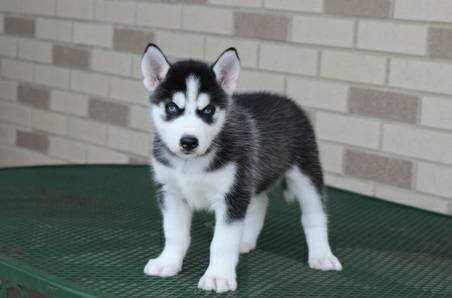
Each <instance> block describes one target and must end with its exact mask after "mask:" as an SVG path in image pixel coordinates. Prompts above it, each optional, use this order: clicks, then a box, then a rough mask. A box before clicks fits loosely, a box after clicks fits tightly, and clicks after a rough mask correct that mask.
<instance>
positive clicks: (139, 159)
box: [128, 155, 149, 165]
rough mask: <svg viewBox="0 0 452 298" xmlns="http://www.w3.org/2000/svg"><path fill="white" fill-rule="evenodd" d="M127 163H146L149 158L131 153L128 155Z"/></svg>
mask: <svg viewBox="0 0 452 298" xmlns="http://www.w3.org/2000/svg"><path fill="white" fill-rule="evenodd" d="M128 163H129V164H133V165H148V164H149V158H147V157H143V156H137V155H132V156H129V160H128Z"/></svg>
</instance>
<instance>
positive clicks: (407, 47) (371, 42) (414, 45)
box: [357, 21, 427, 55]
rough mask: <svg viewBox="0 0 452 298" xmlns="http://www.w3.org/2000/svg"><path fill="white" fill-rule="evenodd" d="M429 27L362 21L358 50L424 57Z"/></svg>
mask: <svg viewBox="0 0 452 298" xmlns="http://www.w3.org/2000/svg"><path fill="white" fill-rule="evenodd" d="M426 39H427V27H426V26H422V25H408V24H397V23H389V22H380V21H361V22H359V26H358V39H357V40H358V48H361V49H367V50H377V51H386V52H395V53H406V54H415V55H416V54H417V55H424V54H425V52H426V43H427V42H426Z"/></svg>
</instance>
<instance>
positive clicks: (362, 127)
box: [316, 112, 380, 149]
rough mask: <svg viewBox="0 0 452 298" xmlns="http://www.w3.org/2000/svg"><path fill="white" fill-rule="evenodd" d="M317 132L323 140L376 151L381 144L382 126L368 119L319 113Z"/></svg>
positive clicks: (317, 116)
mask: <svg viewBox="0 0 452 298" xmlns="http://www.w3.org/2000/svg"><path fill="white" fill-rule="evenodd" d="M316 130H317V136H318V137H319V139H322V140H328V141H336V142H340V143H345V144H349V145H356V146H360V147H365V148H374V149H377V148H378V147H379V143H380V124H379V123H378V122H376V121H372V120H368V119H363V118H358V117H353V116H344V115H339V114H332V113H325V112H317V113H316Z"/></svg>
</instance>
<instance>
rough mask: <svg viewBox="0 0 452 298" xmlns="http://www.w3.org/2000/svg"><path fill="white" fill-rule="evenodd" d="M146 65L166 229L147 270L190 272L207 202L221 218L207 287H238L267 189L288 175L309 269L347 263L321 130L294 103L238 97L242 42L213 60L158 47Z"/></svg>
mask: <svg viewBox="0 0 452 298" xmlns="http://www.w3.org/2000/svg"><path fill="white" fill-rule="evenodd" d="M142 72H143V76H144V80H143V83H144V86H145V87H146V89H147V90H148V91H149V94H150V102H151V118H152V121H153V123H154V126H155V131H156V134H155V137H154V146H153V154H152V165H153V168H154V176H155V181H156V184H157V187H158V188H159V192H158V194H159V201H160V206H161V210H162V214H163V229H164V234H165V247H164V249H163V251H162V253H161V254H160V256H159V257H157V258H155V259H151V260H149V262H148V263H147V265H146V266H145V268H144V272H145V273H146V274H148V275H157V276H173V275H176V274H177V273H178V272H179V271H180V270H181V269H182V263H183V259H184V256H185V254H186V252H187V249H188V247H189V245H190V223H191V218H192V212H193V211H194V210H198V209H207V210H211V211H212V212H214V213H215V217H216V225H215V231H214V237H213V239H212V243H211V246H210V264H209V267H208V268H207V270H206V272H205V273H204V275H203V276H202V277H201V279H200V281H199V283H198V287H199V288H201V289H205V290H213V291H216V292H226V291H233V290H235V289H236V287H237V282H236V265H237V263H238V260H239V254H240V253H248V252H250V251H251V250H253V249H254V248H255V247H256V242H257V239H258V237H259V233H260V231H261V230H262V227H263V224H264V218H265V213H266V209H267V205H268V197H267V195H266V192H267V191H268V190H269V189H270V188H271V187H272V186H273V185H275V184H276V183H277V181H278V180H279V179H281V178H283V180H284V186H285V196H286V198H287V199H288V200H297V201H298V202H299V203H300V205H301V208H302V211H303V215H302V219H301V222H302V225H303V229H304V233H305V236H306V240H307V244H308V248H309V260H308V263H309V266H310V267H311V268H314V269H320V270H341V269H342V266H341V264H340V262H339V260H338V259H337V258H336V257H335V256H334V255H333V253H332V252H331V248H330V245H329V243H328V235H327V216H326V214H325V207H324V204H323V200H324V194H323V188H324V182H323V174H322V169H321V165H320V161H319V153H318V149H317V144H316V140H315V136H314V132H313V129H312V126H311V124H310V122H309V120H308V118H307V117H306V115H305V113H304V112H303V111H302V110H301V109H300V108H299V107H298V106H297V105H296V104H295V103H294V102H293V101H292V100H290V99H288V98H287V97H284V96H279V95H274V94H270V93H265V92H259V93H246V94H234V93H233V92H234V90H235V87H236V83H237V80H238V77H239V72H240V62H239V57H238V54H237V51H236V50H235V49H234V48H230V49H228V50H226V51H225V52H223V53H222V54H221V55H220V57H219V58H218V59H217V61H216V62H215V63H214V64H213V65H212V66H209V65H207V64H205V63H203V62H199V61H193V60H185V61H180V62H176V63H174V64H170V63H169V62H168V60H167V59H166V58H165V56H164V54H163V53H162V51H161V50H160V49H159V48H158V47H157V46H155V45H153V44H151V45H149V46H148V47H147V48H146V51H145V53H144V56H143V60H142ZM175 111H176V112H175ZM187 136H188V137H189V142H188V143H185V142H183V141H182V139H183V138H184V137H185V138H187ZM194 139H196V140H194ZM184 140H185V139H184ZM194 141H196V144H195V143H194ZM187 148H188V150H187Z"/></svg>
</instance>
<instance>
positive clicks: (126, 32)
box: [113, 28, 154, 55]
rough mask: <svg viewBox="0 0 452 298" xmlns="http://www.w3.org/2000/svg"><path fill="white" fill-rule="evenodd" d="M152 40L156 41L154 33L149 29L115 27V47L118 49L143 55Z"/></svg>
mask: <svg viewBox="0 0 452 298" xmlns="http://www.w3.org/2000/svg"><path fill="white" fill-rule="evenodd" d="M151 42H154V33H153V32H148V31H141V30H132V29H121V28H115V31H114V35H113V48H114V49H115V50H117V51H124V52H131V53H134V54H139V55H142V54H143V52H144V49H145V48H146V45H148V44H149V43H151Z"/></svg>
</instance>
